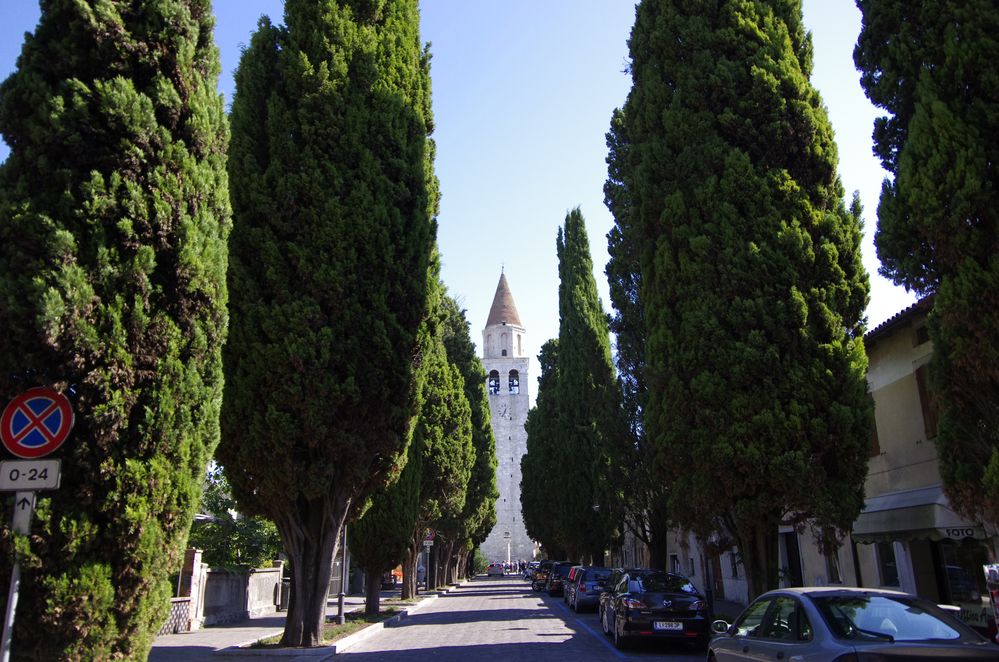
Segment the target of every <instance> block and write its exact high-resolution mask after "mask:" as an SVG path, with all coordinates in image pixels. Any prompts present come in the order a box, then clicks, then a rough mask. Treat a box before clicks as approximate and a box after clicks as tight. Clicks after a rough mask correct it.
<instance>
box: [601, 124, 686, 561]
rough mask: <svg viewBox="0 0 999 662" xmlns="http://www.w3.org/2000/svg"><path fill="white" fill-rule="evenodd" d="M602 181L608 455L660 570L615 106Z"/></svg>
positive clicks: (658, 520) (631, 227) (659, 492)
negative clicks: (611, 448) (615, 440)
mask: <svg viewBox="0 0 999 662" xmlns="http://www.w3.org/2000/svg"><path fill="white" fill-rule="evenodd" d="M607 150H608V151H607V182H606V183H605V184H604V204H606V205H607V209H608V210H610V212H611V214H612V215H613V216H614V227H612V228H611V229H610V232H608V233H607V252H608V253H609V254H610V261H609V262H608V263H607V269H606V273H607V282H608V284H609V285H610V298H611V304H612V305H613V306H614V309H615V314H614V316H613V317H612V318H611V320H610V325H609V326H610V331H611V333H613V334H614V337H615V338H616V340H617V342H616V349H617V351H616V352H615V360H616V364H617V370H618V387H619V389H620V391H621V397H622V403H623V413H624V417H625V421H626V422H627V434H628V435H629V438H628V439H627V443H626V444H624V445H623V446H622V448H621V452H620V453H618V454H617V455H616V457H614V458H613V459H614V469H615V471H617V472H618V473H619V475H626V476H628V477H629V481H628V483H629V489H628V490H627V491H626V492H625V493H624V495H623V497H624V499H625V506H624V508H625V513H624V522H625V524H626V526H627V527H628V529H629V530H630V531H631V533H632V535H634V536H635V537H636V538H638V539H639V540H641V541H642V542H644V543H645V544H646V546H647V547H648V549H649V557H650V558H649V565H650V566H652V567H653V568H660V569H663V570H665V569H666V565H667V561H668V556H667V543H668V540H669V535H670V530H671V522H670V518H669V508H668V504H667V499H668V488H667V485H666V484H665V483H664V482H663V481H662V480H660V479H659V477H658V476H657V475H656V473H655V471H654V465H655V452H656V448H655V446H654V445H652V444H650V443H649V438H648V435H646V434H645V423H644V420H643V417H644V413H645V400H646V398H647V397H648V387H647V386H646V383H645V336H646V329H645V310H644V308H643V307H642V298H641V289H642V288H641V284H642V270H641V265H640V262H639V260H640V256H641V246H642V241H641V236H640V234H639V232H638V228H636V227H635V224H634V223H633V222H632V218H631V197H630V196H629V194H628V186H627V183H626V181H625V172H626V170H627V168H628V155H629V150H628V136H627V123H626V122H625V119H624V113H623V112H622V111H621V110H620V109H615V111H614V113H613V115H612V117H611V126H610V131H608V132H607Z"/></svg>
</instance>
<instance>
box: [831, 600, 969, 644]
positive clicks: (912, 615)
mask: <svg viewBox="0 0 999 662" xmlns="http://www.w3.org/2000/svg"><path fill="white" fill-rule="evenodd" d="M812 599H813V601H814V602H815V605H816V607H818V609H819V611H820V612H821V613H822V616H823V618H825V620H826V622H827V623H828V624H829V627H830V628H831V629H832V631H833V633H834V634H835V635H836V636H837V637H839V638H841V639H862V640H871V639H888V638H891V639H892V640H894V641H922V640H927V639H936V640H941V639H943V640H954V639H961V637H962V634H963V633H962V632H961V631H959V630H958V629H957V626H956V625H954V624H951V623H948V622H947V621H946V620H944V619H945V618H946V617H944V616H942V614H941V615H938V614H934V613H933V612H931V611H930V609H929V608H928V607H927V606H926V605H922V604H920V603H918V602H916V601H914V600H911V599H909V598H905V597H902V596H899V597H897V598H896V597H887V596H881V595H871V596H838V595H831V596H815V597H814V598H812Z"/></svg>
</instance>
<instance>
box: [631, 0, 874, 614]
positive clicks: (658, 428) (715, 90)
mask: <svg viewBox="0 0 999 662" xmlns="http://www.w3.org/2000/svg"><path fill="white" fill-rule="evenodd" d="M629 48H630V52H631V58H632V62H631V74H632V80H633V87H632V90H631V92H630V94H629V96H628V99H627V102H626V104H625V107H624V109H623V117H624V122H625V131H624V135H625V137H626V138H627V157H626V159H627V160H626V165H625V167H624V168H623V177H624V180H623V181H624V184H625V187H626V192H627V196H628V201H629V203H628V204H629V205H630V209H629V211H628V218H629V220H628V223H630V224H633V225H634V227H635V229H636V230H637V234H636V235H635V236H636V237H640V238H641V239H640V241H641V249H640V256H639V264H640V268H641V283H640V287H641V290H640V301H641V305H642V308H643V310H644V315H645V322H644V323H645V327H646V331H647V336H646V347H645V357H646V365H645V376H646V382H647V385H648V391H649V392H648V400H647V402H646V406H645V409H644V423H645V432H646V434H647V435H648V436H649V439H650V441H651V443H653V444H655V445H656V447H657V448H658V456H659V462H658V466H659V470H660V475H661V476H662V478H663V479H664V480H665V481H667V483H668V485H669V489H670V498H669V512H670V516H671V517H673V518H674V519H675V521H676V522H677V523H678V524H679V525H681V526H683V527H685V528H687V529H690V530H693V531H695V532H697V533H699V534H701V535H702V536H705V537H706V536H708V535H709V534H711V533H712V530H721V531H723V532H724V534H725V535H726V536H732V538H733V539H734V541H735V542H736V543H737V545H738V548H739V550H740V552H741V554H742V556H743V560H744V565H745V568H746V576H747V580H748V581H749V585H750V597H753V596H754V595H756V594H758V593H760V592H762V591H763V590H765V589H766V588H770V587H773V586H775V585H776V581H777V531H778V526H779V525H780V524H782V523H785V524H796V525H804V524H805V523H808V522H810V523H813V524H816V525H822V526H824V525H829V526H832V527H836V528H838V529H840V530H848V529H849V528H850V525H851V523H852V522H853V520H854V519H855V518H856V516H857V514H858V513H859V511H860V508H861V506H862V504H863V481H864V476H865V473H866V459H867V454H866V451H867V446H868V439H869V432H868V426H869V420H870V415H871V411H870V405H869V404H868V399H867V393H866V382H865V370H866V356H865V353H864V347H863V340H862V336H863V328H864V319H863V311H864V309H865V307H866V304H867V295H868V282H867V275H866V273H865V272H864V269H863V267H862V264H861V261H860V239H861V220H860V209H859V204H855V205H854V207H853V208H852V209H847V207H846V205H845V203H844V200H843V189H842V186H841V184H840V182H839V179H838V177H837V175H836V146H835V143H834V142H833V136H832V129H831V127H830V126H829V122H828V119H827V117H826V112H825V109H824V108H823V106H822V103H821V99H820V98H819V95H818V93H817V92H816V91H815V90H814V89H813V88H812V86H811V85H810V84H809V80H808V78H809V75H810V73H811V48H812V47H811V39H810V37H809V36H808V35H806V34H805V32H804V28H803V27H802V19H801V6H800V3H799V2H796V1H789V2H782V3H769V2H762V1H747V2H723V3H717V4H716V5H712V6H711V7H709V8H706V7H704V6H702V5H697V6H693V5H690V3H683V2H678V1H676V0H644V1H643V2H641V3H640V4H639V6H638V8H637V13H636V22H635V26H634V29H633V31H632V33H631V38H630V41H629ZM817 530H821V529H817Z"/></svg>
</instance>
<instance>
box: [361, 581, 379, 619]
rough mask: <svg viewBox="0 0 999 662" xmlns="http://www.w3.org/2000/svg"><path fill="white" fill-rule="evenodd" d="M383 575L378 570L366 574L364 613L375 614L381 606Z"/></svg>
mask: <svg viewBox="0 0 999 662" xmlns="http://www.w3.org/2000/svg"><path fill="white" fill-rule="evenodd" d="M381 598H382V576H381V575H380V574H379V573H377V572H366V573H365V574H364V613H365V614H366V615H368V616H375V615H376V614H378V611H379V609H380V608H381V604H380V603H381Z"/></svg>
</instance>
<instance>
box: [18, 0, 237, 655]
mask: <svg viewBox="0 0 999 662" xmlns="http://www.w3.org/2000/svg"><path fill="white" fill-rule="evenodd" d="M212 28H213V19H212V16H211V8H210V3H209V2H208V0H157V1H156V2H146V3H103V4H102V5H101V7H100V11H97V10H95V9H94V8H93V7H92V6H91V4H90V3H83V2H72V1H70V0H49V1H47V2H43V3H42V14H41V19H40V21H39V24H38V26H37V28H36V30H35V32H34V34H32V35H28V36H27V38H26V41H25V44H24V47H23V49H22V52H21V56H20V58H19V60H18V69H17V71H15V73H13V74H12V75H11V76H10V77H9V78H8V79H7V80H6V81H5V82H4V83H3V85H2V87H0V131H2V132H3V135H4V136H5V138H6V140H7V143H8V144H9V145H10V146H11V154H10V157H9V158H8V159H7V161H5V162H4V164H3V166H2V167H0V290H2V293H0V302H2V303H0V328H2V334H3V338H4V342H3V345H2V349H0V390H2V392H3V395H4V396H7V397H9V396H12V395H14V394H15V393H16V392H18V391H20V390H22V389H23V388H24V387H25V386H35V385H45V386H51V387H54V388H56V389H58V390H63V391H67V392H70V393H75V397H74V410H75V415H76V424H75V427H74V429H73V433H72V437H71V438H70V441H68V442H67V444H66V447H65V449H64V450H62V484H61V486H60V488H59V489H58V490H56V491H53V492H48V493H45V494H43V495H42V498H41V499H40V504H39V508H38V512H37V515H36V519H35V522H34V524H33V526H32V536H31V538H30V540H29V539H24V538H20V539H18V540H17V541H16V543H17V547H18V549H19V550H20V551H21V553H22V554H23V556H24V562H23V567H24V574H23V578H22V580H23V581H22V584H21V591H20V600H19V603H18V613H19V614H20V618H19V619H18V620H17V621H16V624H15V632H14V642H13V647H12V648H13V652H14V655H15V656H16V657H18V658H22V659H36V660H67V659H145V657H146V655H147V654H148V651H149V649H150V646H151V645H152V641H153V637H154V636H155V633H156V630H157V629H158V628H159V625H160V623H161V622H162V621H163V620H164V619H165V618H166V615H167V609H168V606H169V597H170V595H171V586H170V582H169V579H168V577H169V574H170V573H171V572H175V571H177V569H178V568H179V567H180V565H181V560H182V553H183V548H184V544H185V541H186V540H187V534H188V529H189V527H190V525H191V521H192V519H193V516H194V512H195V509H196V507H197V504H198V500H199V497H200V495H201V483H202V480H203V479H204V476H205V468H206V465H207V463H208V460H209V458H210V457H211V454H212V451H213V449H214V447H215V445H216V443H217V441H218V435H219V407H220V404H221V398H222V363H221V347H222V344H223V342H224V340H225V334H226V323H227V318H226V296H227V295H226V282H225V273H226V238H227V235H228V233H229V226H230V210H229V196H228V191H227V182H226V172H225V154H226V148H227V143H228V128H227V125H226V120H225V116H224V113H223V104H222V99H221V97H220V95H219V94H218V91H217V79H218V74H219V59H218V52H217V50H216V48H215V46H214V45H213V41H212ZM25 374H26V375H27V378H26V380H25V381H20V382H19V381H14V380H12V379H11V377H10V376H11V375H18V376H22V375H25ZM14 543H15V540H14V539H13V536H12V534H11V532H10V530H9V529H8V528H6V525H4V535H2V536H0V547H2V549H0V559H2V561H0V574H2V575H3V576H4V577H7V576H9V573H10V560H11V558H12V553H11V548H12V545H13V544H14ZM4 597H6V592H4Z"/></svg>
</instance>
